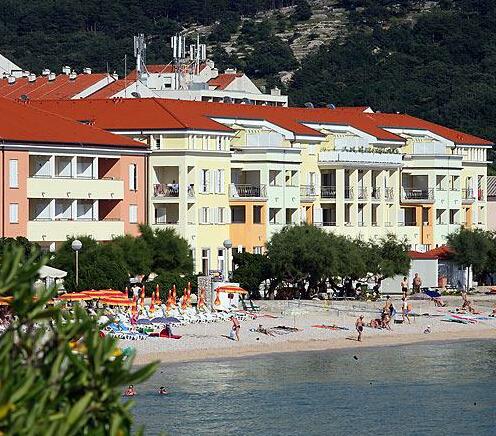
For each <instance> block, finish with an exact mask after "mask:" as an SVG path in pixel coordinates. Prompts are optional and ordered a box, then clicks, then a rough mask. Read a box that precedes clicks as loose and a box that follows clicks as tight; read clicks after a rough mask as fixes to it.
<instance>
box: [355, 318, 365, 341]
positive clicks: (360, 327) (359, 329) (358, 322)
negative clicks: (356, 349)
mask: <svg viewBox="0 0 496 436" xmlns="http://www.w3.org/2000/svg"><path fill="white" fill-rule="evenodd" d="M363 325H364V322H363V315H360V316H359V317H358V318H357V320H356V323H355V328H356V331H357V332H358V339H357V341H358V342H362V332H363Z"/></svg>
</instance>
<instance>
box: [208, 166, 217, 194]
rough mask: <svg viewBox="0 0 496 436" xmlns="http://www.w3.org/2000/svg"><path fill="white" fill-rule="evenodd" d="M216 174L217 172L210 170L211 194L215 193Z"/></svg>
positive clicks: (209, 190)
mask: <svg viewBox="0 0 496 436" xmlns="http://www.w3.org/2000/svg"><path fill="white" fill-rule="evenodd" d="M215 173H216V171H214V170H209V171H208V173H207V174H208V176H209V177H208V180H209V184H210V186H209V189H208V192H210V193H213V192H215Z"/></svg>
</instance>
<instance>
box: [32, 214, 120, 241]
mask: <svg viewBox="0 0 496 436" xmlns="http://www.w3.org/2000/svg"><path fill="white" fill-rule="evenodd" d="M80 235H88V236H92V237H93V238H94V239H96V240H97V241H110V240H111V239H113V238H115V237H117V236H121V235H124V222H123V221H118V220H105V221H93V220H84V221H79V220H78V221H66V220H60V221H52V220H49V219H40V220H36V221H28V231H27V238H28V239H29V240H30V241H50V242H53V241H65V240H66V239H67V238H68V237H72V236H80Z"/></svg>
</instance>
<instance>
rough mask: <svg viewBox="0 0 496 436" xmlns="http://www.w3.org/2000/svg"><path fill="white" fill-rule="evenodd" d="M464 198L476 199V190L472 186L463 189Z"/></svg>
mask: <svg viewBox="0 0 496 436" xmlns="http://www.w3.org/2000/svg"><path fill="white" fill-rule="evenodd" d="M462 199H463V200H469V201H473V200H475V195H474V190H473V189H472V188H466V189H462Z"/></svg>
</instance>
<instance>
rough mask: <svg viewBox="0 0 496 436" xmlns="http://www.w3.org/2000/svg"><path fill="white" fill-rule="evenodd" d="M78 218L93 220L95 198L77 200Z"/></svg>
mask: <svg viewBox="0 0 496 436" xmlns="http://www.w3.org/2000/svg"><path fill="white" fill-rule="evenodd" d="M77 219H78V220H81V221H91V220H92V219H93V200H78V201H77Z"/></svg>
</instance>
